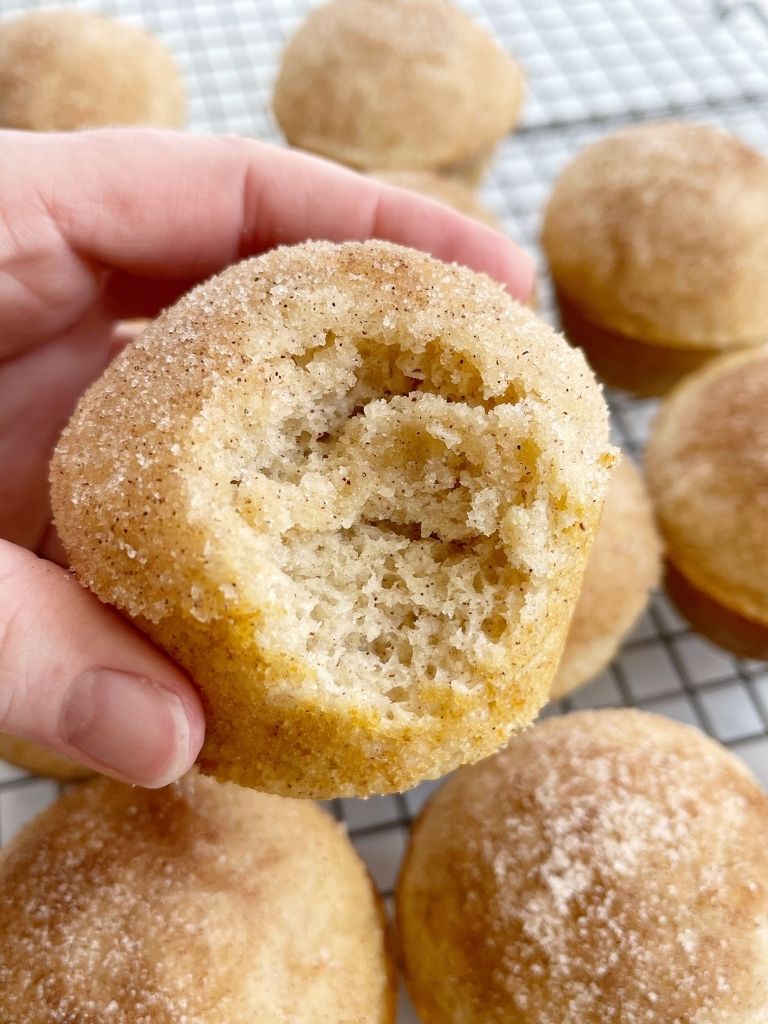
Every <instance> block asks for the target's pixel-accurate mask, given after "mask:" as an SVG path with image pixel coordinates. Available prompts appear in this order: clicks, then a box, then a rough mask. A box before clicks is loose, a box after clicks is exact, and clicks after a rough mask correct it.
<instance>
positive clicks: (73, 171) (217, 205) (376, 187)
mask: <svg viewBox="0 0 768 1024" xmlns="http://www.w3.org/2000/svg"><path fill="white" fill-rule="evenodd" d="M370 237H378V238H385V239H389V240H391V241H395V242H399V243H401V244H403V245H410V246H413V247H414V248H419V249H423V250H425V251H427V252H431V253H432V254H433V255H435V256H437V257H439V258H441V259H444V260H447V261H454V260H455V261H456V262H460V263H464V264H466V265H467V266H470V267H472V268H473V269H475V270H482V271H485V272H486V273H488V274H490V275H491V276H493V277H495V278H497V279H498V280H500V281H502V282H503V283H504V284H505V285H506V286H507V287H508V289H509V290H510V291H511V292H512V293H513V294H514V295H516V296H518V297H519V298H521V299H527V298H528V296H529V294H530V291H531V286H532V269H531V264H530V261H529V260H528V259H527V257H525V256H524V255H523V254H522V253H521V252H520V250H519V249H517V248H516V246H515V245H514V244H513V243H512V242H510V241H509V240H508V239H506V238H504V237H503V236H502V235H499V234H497V233H496V232H494V231H492V230H491V229H490V228H487V227H483V226H481V225H479V224H476V223H474V222H473V221H470V220H467V219H466V218H464V217H462V216H460V215H459V214H455V213H453V212H451V211H449V210H447V209H446V208H444V207H441V206H438V205H437V204H435V203H433V202H431V201H430V200H428V199H424V198H421V197H418V196H415V195H412V194H410V193H407V192H402V191H400V190H399V189H394V188H391V187H386V186H383V185H380V184H378V183H376V182H373V181H371V180H368V179H366V178H363V177H360V176H358V175H355V174H353V173H352V172H349V171H345V170H341V169H339V168H337V167H335V166H333V165H331V164H328V163H325V162H323V161H320V160H316V159H314V158H312V157H308V156H304V155H300V154H297V153H291V152H288V151H285V150H280V149H276V148H273V147H270V146H267V145H265V144H262V143H258V142H254V141H250V140H245V139H236V138H218V139H214V138H207V137H195V136H189V135H181V134H177V133H172V132H149V131H141V130H136V131H133V130H123V131H99V132H87V133H85V132H84V133H80V134H72V135H28V134H26V133H16V132H0V538H2V539H0V732H5V733H10V734H12V735H15V736H19V737H21V738H24V739H28V740H33V741H35V742H37V743H41V744H43V745H45V746H47V747H49V748H50V749H52V750H54V751H56V752H58V753H60V754H64V755H66V756H68V757H71V758H73V759H75V760H78V761H81V762H83V763H85V764H88V765H90V766H91V767H93V768H96V769H98V770H100V771H103V772H105V773H107V774H109V775H113V776H115V777H117V778H121V779H124V780H126V781H129V782H134V783H138V784H140V785H144V786H162V785H165V784H166V783H168V782H171V781H172V780H174V779H176V778H178V777H179V776H180V775H182V774H183V773H184V772H185V771H186V770H187V769H188V768H189V767H190V766H191V765H192V763H193V762H194V760H195V758H196V756H197V754H198V751H199V749H200V746H201V744H202V741H203V734H204V720H203V712H202V708H201V705H200V701H199V699H198V696H197V693H196V691H195V689H194V687H193V686H192V684H191V683H190V681H189V680H188V679H187V677H186V676H185V675H184V673H183V672H182V671H181V670H180V669H179V668H178V666H176V665H175V664H174V663H173V662H172V661H170V660H169V659H168V658H167V657H166V656H165V655H164V654H162V653H161V652H160V651H159V650H158V649H157V648H155V647H153V645H152V644H151V643H150V642H149V641H148V640H147V639H146V638H145V637H144V636H142V635H141V634H140V633H139V632H138V631H137V630H136V629H134V627H133V626H132V625H131V624H130V623H129V622H127V621H126V620H125V619H123V618H122V617H121V616H120V615H118V614H117V613H116V612H114V611H112V610H111V609H109V608H107V607H105V606H104V605H102V604H101V603H100V602H99V601H98V600H97V599H96V598H95V597H94V596H93V595H92V594H90V593H89V592H87V591H86V590H84V589H83V588H82V587H80V586H79V584H78V583H76V582H75V580H74V579H73V578H72V576H71V574H70V573H69V572H67V570H66V558H65V555H64V552H63V551H62V549H61V545H60V543H59V541H58V538H57V537H56V534H55V531H54V530H53V527H52V525H51V521H50V508H49V499H48V461H49V459H50V455H51V450H52V448H53V446H54V444H55V443H56V439H57V437H58V435H59V433H60V431H61V428H62V427H63V425H64V423H65V422H66V420H67V418H68V416H69V414H70V413H71V411H72V409H73V407H74V405H75V403H76V401H77V398H78V396H79V395H80V394H81V392H82V391H83V390H84V388H85V387H86V386H87V385H88V384H89V383H90V382H91V381H92V380H93V379H94V378H95V377H97V376H98V375H99V373H100V372H101V371H102V370H103V368H104V367H105V365H106V364H107V363H108V362H109V360H110V359H111V358H112V356H113V355H114V354H115V352H116V351H117V349H118V348H119V343H118V342H117V341H116V340H115V332H114V327H115V321H116V320H117V319H119V318H124V317H138V316H152V315H154V314H155V313H156V312H157V311H158V310H159V309H160V308H162V307H163V306H164V305H167V304H168V303H170V302H172V301H173V300H174V299H175V298H176V297H178V296H179V295H180V294H182V293H183V292H184V291H186V290H187V288H188V287H189V286H190V285H191V284H192V283H194V282H195V281H198V280H201V279H203V278H205V277H207V276H208V275H210V274H213V273H215V272H216V271H218V270H220V269H222V267H224V266H226V265H227V264H229V263H232V262H234V261H236V260H238V259H240V258H243V257H245V256H249V255H252V254H254V253H258V252H261V251H263V250H265V249H269V248H271V247H273V246H275V245H277V244H280V243H293V242H299V241H303V240H305V239H308V238H324V239H329V240H331V241H343V240H345V239H365V238H370Z"/></svg>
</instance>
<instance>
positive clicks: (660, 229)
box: [542, 121, 768, 351]
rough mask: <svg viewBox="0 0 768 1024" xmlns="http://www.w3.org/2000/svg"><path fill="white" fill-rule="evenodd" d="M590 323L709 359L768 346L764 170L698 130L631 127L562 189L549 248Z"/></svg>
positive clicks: (674, 125)
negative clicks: (702, 351)
mask: <svg viewBox="0 0 768 1024" xmlns="http://www.w3.org/2000/svg"><path fill="white" fill-rule="evenodd" d="M542 241H543V245H544V249H545V251H546V254H547V257H548V260H549V264H550V269H551V273H552V276H553V278H554V280H555V282H556V284H557V286H558V288H559V289H560V290H561V291H562V292H563V293H564V294H565V296H566V297H568V298H569V299H570V300H571V301H572V302H573V303H574V304H575V305H577V306H578V307H579V308H580V310H581V312H582V314H583V315H584V317H586V319H587V320H592V321H593V322H594V323H595V324H596V325H597V326H598V327H608V328H611V329H613V330H616V331H618V332H621V333H623V334H627V335H630V336H632V337H635V338H638V339H640V340H643V341H647V342H656V343H657V344H659V345H664V346H668V347H680V348H686V347H693V348H706V347H708V348H711V349H712V350H714V351H717V350H720V349H728V348H734V347H737V346H738V347H741V346H744V345H754V344H758V343H760V342H762V341H764V340H766V339H768V289H766V288H765V287H764V283H765V279H766V276H767V275H768V160H766V158H765V157H764V156H762V155H761V154H760V153H758V152H756V151H755V150H753V149H751V148H750V147H749V146H746V145H745V144H744V143H743V142H740V141H738V140H737V139H734V138H732V137H731V136H729V135H726V134H725V133H724V132H722V131H720V130H718V129H715V128H713V127H710V126H709V125H703V124H686V123H678V122H674V121H668V122H656V123H651V124H643V125H637V126H633V127H631V128H627V129H625V130H623V131H620V132H618V133H616V134H615V135H611V136H609V137H608V138H605V139H602V140H601V141H599V142H597V143H595V144H593V145H591V146H588V147H587V148H586V149H585V150H583V151H582V152H581V153H580V154H579V155H578V156H577V157H576V158H575V159H574V160H573V161H572V162H571V163H570V164H569V165H568V167H566V169H565V171H563V173H562V174H561V176H560V178H559V179H558V181H557V183H556V185H555V190H554V192H553V194H552V198H551V199H550V202H549V205H548V207H547V211H546V216H545V221H544V230H543V237H542Z"/></svg>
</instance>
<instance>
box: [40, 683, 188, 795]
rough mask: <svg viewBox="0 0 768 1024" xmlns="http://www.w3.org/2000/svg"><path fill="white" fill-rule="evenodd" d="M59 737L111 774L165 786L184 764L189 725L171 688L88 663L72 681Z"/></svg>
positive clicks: (62, 715)
mask: <svg viewBox="0 0 768 1024" xmlns="http://www.w3.org/2000/svg"><path fill="white" fill-rule="evenodd" d="M60 728H61V735H62V738H63V739H64V741H65V742H66V743H68V744H69V745H70V746H71V747H72V748H74V750H75V751H77V752H79V753H80V754H82V755H83V757H85V758H86V759H88V760H89V761H92V762H95V766H96V767H98V768H100V769H101V770H102V771H104V772H106V773H107V774H109V775H117V776H119V777H120V778H122V779H124V780H126V781H128V782H135V783H138V784H139V785H142V786H153V787H154V786H164V785H166V784H167V783H169V782H172V781H173V780H174V779H176V778H177V777H178V776H179V775H180V774H182V773H183V772H184V771H185V770H186V769H187V767H188V761H189V753H190V729H189V721H188V719H187V715H186V712H185V710H184V705H183V704H182V702H181V700H180V698H179V697H178V696H177V695H176V694H175V693H173V692H172V691H171V690H168V689H166V688H165V687H164V686H161V685H160V684H158V683H156V682H154V681H153V680H150V679H146V678H144V677H142V676H135V675H132V674H131V673H129V672H117V671H114V670H112V669H92V670H89V671H88V672H85V673H84V674H83V675H82V676H80V677H79V678H78V679H77V680H76V681H75V682H74V684H73V685H72V688H71V690H70V693H69V697H68V699H67V701H66V703H65V705H64V707H63V709H62V713H61V719H60Z"/></svg>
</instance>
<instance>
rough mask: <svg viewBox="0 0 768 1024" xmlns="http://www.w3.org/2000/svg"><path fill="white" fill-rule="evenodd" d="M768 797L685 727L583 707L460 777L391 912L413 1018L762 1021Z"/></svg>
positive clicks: (550, 1023)
mask: <svg viewBox="0 0 768 1024" xmlns="http://www.w3.org/2000/svg"><path fill="white" fill-rule="evenodd" d="M766 850H768V798H767V797H766V796H765V794H764V793H763V792H762V791H761V790H760V787H759V786H758V785H757V783H756V782H755V781H754V779H753V778H752V776H751V775H750V774H749V773H748V771H747V770H746V768H745V767H744V765H743V764H742V763H741V762H740V761H739V760H737V758H735V757H734V756H733V755H731V754H730V753H728V751H726V750H725V749H724V748H722V747H720V746H719V745H718V744H716V743H714V742H713V741H712V740H709V739H708V738H707V737H705V736H704V735H703V734H701V733H699V732H698V731H697V730H695V729H692V728H690V727H689V726H683V725H680V724H678V723H676V722H673V721H671V720H668V719H663V718H659V717H656V716H654V715H649V714H647V713H644V712H639V711H630V710H627V709H623V710H612V711H593V712H580V713H578V714H572V715H566V716H560V717H556V718H551V719H549V720H547V721H546V722H544V723H543V724H541V725H537V726H536V727H535V728H533V729H532V730H531V731H529V732H527V733H524V734H522V735H521V736H518V737H515V739H514V740H513V741H512V742H511V743H510V744H509V746H508V747H507V748H506V749H505V750H504V751H502V753H500V754H498V755H497V756H495V757H492V758H489V759H488V760H486V761H483V762H482V763H481V764H478V765H474V766H473V767H471V768H465V769H462V770H461V771H460V772H458V773H457V774H456V775H455V776H453V777H452V778H451V779H450V780H449V781H448V782H447V783H446V784H445V785H444V786H443V787H442V788H441V789H440V790H439V791H438V792H437V794H436V795H435V796H434V797H433V798H432V799H431V801H430V802H429V804H428V805H427V807H426V809H425V810H424V811H423V813H422V816H421V818H420V819H419V821H418V822H417V824H416V827H415V830H414V832H413V833H412V838H411V842H410V846H409V849H408V854H407V858H406V861H405V865H404V867H403V870H402V873H401V876H400V881H399V887H398V893H397V917H398V926H399V931H400V942H401V948H402V956H403V959H404V964H405V971H406V980H407V984H408V988H409V990H410V993H411V996H412V998H413V1001H414V1004H415V1006H416V1009H417V1011H418V1013H419V1019H420V1020H421V1021H422V1024H587V1022H589V1024H762V1022H763V1021H765V1020H768V857H767V856H766Z"/></svg>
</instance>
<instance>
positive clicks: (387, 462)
mask: <svg viewBox="0 0 768 1024" xmlns="http://www.w3.org/2000/svg"><path fill="white" fill-rule="evenodd" d="M606 435H607V427H606V411H605V405H604V402H603V399H602V397H601V395H600V393H599V390H598V389H597V387H596V385H595V384H594V381H593V379H592V378H591V375H590V374H589V371H588V369H587V368H586V365H585V363H584V361H583V359H582V357H581V356H580V355H579V354H577V353H575V352H573V351H572V350H570V349H569V348H568V347H567V345H566V344H565V342H564V341H563V340H562V339H561V338H559V337H558V336H557V335H555V334H554V333H553V332H551V331H550V330H549V328H547V327H546V326H545V325H544V324H543V323H542V322H541V321H539V320H538V319H537V318H536V317H535V316H533V315H532V314H531V313H530V312H529V311H527V310H526V309H524V308H523V307H521V306H519V305H518V304H517V303H515V302H514V301H513V300H512V299H510V298H509V297H508V296H507V295H506V293H505V292H504V291H503V290H502V289H501V288H500V287H499V286H498V285H496V284H493V283H492V282H491V281H490V280H488V279H486V278H483V277H480V276H478V275H474V274H471V273H470V272H469V271H465V270H462V269H459V268H456V267H447V266H445V265H443V264H440V263H437V262H435V261H433V260H431V259H429V258H428V257H426V256H423V255H420V254H417V253H414V252H411V251H409V250H404V249H399V248H397V247H394V246H391V245H388V244H386V243H367V244H349V245H344V246H331V245H327V244H319V243H315V244H308V245H305V246H300V247H296V248H294V249H284V250H277V251H275V252H273V253H270V254H269V255H267V256H264V257H260V258H259V259H256V260H253V261H249V262H246V263H243V264H240V265H239V266H237V267H234V268H231V269H230V270H228V271H225V272H224V273H223V274H222V275H220V276H219V277H218V278H215V279H213V280H212V281H210V282H209V283H208V284H206V285H204V286H202V287H201V288H199V289H196V290H195V291H193V292H192V293H190V295H189V296H187V297H186V298H185V299H183V300H182V301H181V302H180V303H179V304H178V305H177V306H176V307H174V308H173V309H172V310H170V311H168V312H167V313H166V314H165V315H164V316H163V317H161V318H160V319H159V320H158V321H157V322H156V323H155V324H154V325H152V326H150V327H149V328H148V329H147V330H146V331H145V332H144V333H143V334H142V335H141V337H140V338H139V339H138V341H137V342H136V343H135V344H134V345H133V346H132V347H131V348H129V349H128V350H127V351H126V352H125V353H124V355H123V356H122V357H121V358H120V359H118V360H117V362H116V363H115V364H113V366H112V367H111V368H110V369H109V370H108V371H107V373H106V375H105V376H104V378H103V379H102V380H101V381H100V382H99V383H97V384H96V385H95V386H94V387H93V388H92V389H91V391H90V392H89V393H88V395H87V396H86V397H85V398H84V400H83V401H82V402H81V404H80V406H79V408H78V410H77V412H76V413H75V416H74V417H73V420H72V422H71V424H70V426H69V427H68V429H67V430H66V431H65V434H64V436H63V438H62V441H61V443H60V446H59V449H58V453H57V455H56V458H55V460H54V464H53V469H52V486H53V494H54V507H55V509H56V520H57V524H58V529H59V532H60V534H61V536H62V537H63V538H64V543H65V544H66V546H67V549H68V552H69V555H70V558H71V560H72V564H73V566H74V567H75V569H76V570H77V572H78V574H79V576H80V578H81V579H82V580H83V581H84V582H86V583H87V584H88V585H89V586H90V587H92V589H94V590H95V591H96V593H97V594H98V595H99V596H100V597H102V598H103V599H104V600H106V601H109V602H111V603H113V604H116V605H117V606H118V607H119V608H121V609H123V610H125V611H127V612H128V613H129V614H130V615H132V616H133V617H134V618H135V619H136V620H137V621H139V623H140V624H142V625H143V626H144V627H145V628H147V629H148V630H149V631H150V633H151V634H152V635H153V636H154V637H155V638H156V639H157V640H159V642H160V643H161V644H163V645H164V646H165V647H167V648H168V649H169V650H170V651H171V652H172V653H173V654H174V655H176V657H178V658H179V659H180V660H181V662H182V664H184V665H185V666H186V667H187V669H188V670H189V671H190V672H191V673H192V675H193V677H194V678H195V679H196V681H197V682H198V683H199V684H200V686H201V688H202V690H203V694H204V697H205V699H206V701H207V703H208V712H209V715H208V738H207V742H206V748H205V750H204V753H203V764H204V765H205V767H206V768H207V769H208V770H211V771H214V772H216V773H217V774H220V775H222V776H232V777H234V778H235V779H237V780H239V781H243V782H246V783H250V784H254V785H257V786H259V787H263V788H267V789H277V790H278V791H280V792H287V793H296V794H299V793H300V794H302V795H314V796H334V795H339V794H340V793H341V792H347V793H353V792H358V793H368V792H376V791H379V792H381V791H389V790H390V789H397V788H402V787H404V786H408V785H412V784H414V783H415V782H416V781H419V780H420V779H421V778H424V777H426V776H430V775H437V774H440V773H441V772H442V771H445V770H448V769H449V768H452V767H455V765H456V764H457V763H461V762H463V761H467V760H474V759H476V758H477V757H480V756H483V755H484V754H487V753H490V752H491V751H492V750H494V749H496V748H497V747H498V746H499V745H500V744H501V743H502V742H503V740H504V738H505V736H507V735H508V734H509V732H510V731H511V730H512V729H514V728H516V727H517V726H519V725H521V724H527V722H529V721H530V720H531V718H532V717H533V715H534V714H535V713H536V711H537V710H538V707H539V706H540V705H541V703H542V702H543V700H544V699H545V697H546V692H547V689H548V687H549V683H550V681H551V676H552V673H553V669H554V663H555V661H556V659H557V657H558V656H559V652H560V646H561V644H562V642H563V638H564V632H565V628H566V623H567V619H568V616H569V614H570V610H571V607H572V604H573V601H574V600H575V596H576V591H577V588H578V585H579V579H580V573H581V571H582V567H583V563H584V559H585V557H586V551H587V546H588V544H589V542H590V540H591V536H592V533H593V531H594V528H595V523H596V520H597V517H598V515H599V512H600V507H601V503H602V498H603V494H604V490H605V487H606V484H607V469H606V467H607V466H608V464H609V463H610V461H611V458H612V454H611V452H610V450H609V448H608V446H607V440H606ZM270 762H271V763H270Z"/></svg>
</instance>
